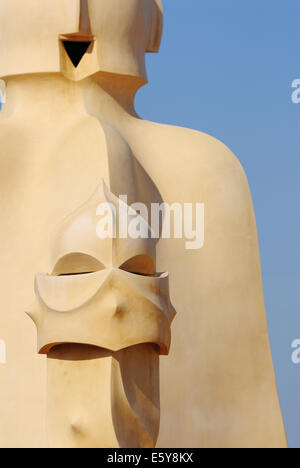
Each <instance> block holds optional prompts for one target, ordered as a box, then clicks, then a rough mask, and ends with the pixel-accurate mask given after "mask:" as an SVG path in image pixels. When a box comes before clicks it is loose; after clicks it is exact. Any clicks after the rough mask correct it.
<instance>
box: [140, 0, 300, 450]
mask: <svg viewBox="0 0 300 468" xmlns="http://www.w3.org/2000/svg"><path fill="white" fill-rule="evenodd" d="M164 8H165V29H164V38H163V44H162V48H161V52H160V54H159V55H149V57H148V72H149V80H150V84H149V85H148V86H146V87H145V88H143V90H141V91H140V92H139V95H138V97H137V106H136V107H137V111H138V113H139V114H140V115H141V116H142V117H143V118H145V119H149V120H154V121H157V122H158V121H159V122H163V123H169V124H174V125H180V126H184V127H190V128H194V129H198V130H201V131H204V132H206V133H209V134H211V135H214V136H215V137H217V138H218V139H220V140H222V141H223V142H224V143H226V144H227V146H229V147H230V148H231V149H232V150H233V151H234V153H235V154H236V155H237V156H238V157H239V159H240V161H241V163H242V164H243V166H244V168H245V170H246V173H247V175H248V180H249V184H250V187H251V191H252V194H253V199H254V205H255V211H256V217H257V224H258V232H259V241H260V248H261V259H262V271H263V280H264V290H265V299H266V306H267V315H268V323H269V332H270V339H271V345H272V353H273V359H274V364H275V368H276V374H277V379H278V386H279V393H280V399H281V405H282V409H283V413H284V418H285V423H286V428H287V433H288V439H289V444H290V447H298V448H299V447H300V430H299V426H300V365H298V366H296V365H294V364H292V361H291V342H292V341H293V340H294V339H296V338H300V313H299V312H300V307H299V306H300V236H299V234H300V219H299V200H300V184H299V181H300V164H299V143H300V138H299V130H300V104H298V105H295V104H292V102H291V92H292V90H291V83H292V81H293V80H294V79H296V78H300V60H299V59H300V52H299V43H300V0H287V1H286V0H285V1H284V0H164Z"/></svg>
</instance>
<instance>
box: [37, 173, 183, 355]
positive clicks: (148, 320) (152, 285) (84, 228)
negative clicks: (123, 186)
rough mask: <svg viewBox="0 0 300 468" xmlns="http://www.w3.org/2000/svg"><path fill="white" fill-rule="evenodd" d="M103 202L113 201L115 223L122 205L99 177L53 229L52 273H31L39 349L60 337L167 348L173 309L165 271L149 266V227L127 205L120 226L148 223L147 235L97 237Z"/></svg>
mask: <svg viewBox="0 0 300 468" xmlns="http://www.w3.org/2000/svg"><path fill="white" fill-rule="evenodd" d="M103 203H105V204H108V203H109V206H111V207H113V208H112V210H113V211H112V213H114V214H115V216H113V219H114V220H115V223H116V227H117V225H118V223H119V222H120V216H121V217H123V215H122V214H120V213H122V211H124V208H125V205H124V204H121V205H119V199H118V198H117V197H115V196H114V195H113V194H112V193H111V192H109V190H108V189H107V187H106V186H105V185H104V183H103V182H102V183H101V185H100V187H99V189H98V191H97V192H96V193H95V194H94V195H93V197H92V198H91V199H90V200H88V202H87V203H85V204H84V205H83V206H82V207H81V208H79V210H77V211H76V212H75V213H73V215H71V216H70V217H69V218H67V219H66V220H65V222H64V223H63V225H62V226H61V228H60V229H59V231H58V235H57V238H56V241H55V245H54V257H55V261H54V269H53V273H52V275H45V274H39V275H37V277H36V285H35V286H36V295H37V305H36V306H35V307H34V310H33V311H31V313H30V316H31V317H32V319H33V320H34V322H35V323H36V326H37V329H38V351H39V352H40V353H42V354H43V353H44V354H48V353H49V351H50V349H51V348H52V347H53V346H55V345H57V344H63V343H77V344H88V345H93V346H98V347H99V348H105V349H108V350H111V351H120V350H122V349H124V348H128V347H131V346H135V345H137V344H141V343H152V344H155V345H157V347H158V349H159V352H160V354H168V352H169V347H170V335H171V334H170V326H171V322H172V320H173V318H174V315H175V311H174V308H173V306H172V304H171V301H170V297H169V279H168V275H167V274H156V272H155V241H154V240H153V239H151V237H150V228H149V227H148V225H147V223H146V222H145V220H143V218H141V216H140V215H138V214H137V213H136V212H134V211H131V210H129V211H128V213H127V221H126V224H128V225H129V224H130V223H131V222H134V221H135V220H137V221H138V223H139V224H140V223H141V224H143V225H144V226H145V228H147V229H143V232H145V233H147V232H148V235H147V238H146V236H145V238H144V239H132V238H123V239H121V238H118V236H116V237H114V238H108V239H106V240H104V239H101V238H99V225H98V226H97V212H98V210H97V208H98V207H99V206H103ZM118 209H119V211H117V210H118ZM120 209H121V210H122V211H121V212H120ZM98 218H99V216H98ZM117 231H118V229H116V232H117Z"/></svg>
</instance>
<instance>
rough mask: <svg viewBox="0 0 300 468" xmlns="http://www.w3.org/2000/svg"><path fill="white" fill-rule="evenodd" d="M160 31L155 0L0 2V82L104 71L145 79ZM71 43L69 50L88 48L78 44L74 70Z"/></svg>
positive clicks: (75, 76)
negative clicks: (7, 78)
mask: <svg viewBox="0 0 300 468" xmlns="http://www.w3.org/2000/svg"><path fill="white" fill-rule="evenodd" d="M161 25H162V11H161V2H160V0H43V1H40V0H26V2H24V0H1V2H0V39H1V40H0V76H2V77H4V76H10V75H19V74H28V73H47V72H62V73H63V74H64V75H65V76H67V77H68V78H70V79H73V80H79V79H83V78H85V77H86V76H89V75H92V74H94V73H97V72H98V71H103V72H109V73H116V74H122V75H131V76H136V77H141V78H145V77H146V73H145V60H144V54H145V52H147V51H148V52H156V51H158V48H159V43H160V37H161ZM69 35H70V36H69ZM66 40H69V42H71V47H70V44H69V48H68V49H67V50H68V51H66V47H65V45H64V41H66ZM72 42H75V44H74V48H73V49H74V50H75V49H76V48H77V49H78V47H79V48H80V45H79V46H78V43H82V42H88V45H89V47H86V48H85V47H83V49H82V44H81V51H82V50H83V51H85V52H83V55H82V57H80V52H79V63H77V61H75V64H74V61H72V57H71V55H72ZM76 43H77V44H76ZM70 50H71V52H70ZM73 53H75V55H77V56H78V53H77V52H76V50H75V52H74V51H73Z"/></svg>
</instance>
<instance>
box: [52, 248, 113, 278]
mask: <svg viewBox="0 0 300 468" xmlns="http://www.w3.org/2000/svg"><path fill="white" fill-rule="evenodd" d="M103 269H104V265H103V264H102V263H101V262H99V260H97V259H96V258H94V257H92V256H91V255H87V254H83V253H71V254H68V255H65V256H64V257H62V258H61V259H60V260H59V261H58V262H57V263H56V265H55V267H54V269H53V272H52V275H53V276H71V275H86V274H89V273H95V272H97V271H101V270H103Z"/></svg>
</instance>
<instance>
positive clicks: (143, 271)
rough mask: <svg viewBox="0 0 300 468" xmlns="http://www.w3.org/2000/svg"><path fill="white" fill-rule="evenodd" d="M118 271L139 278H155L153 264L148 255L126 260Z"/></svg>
mask: <svg viewBox="0 0 300 468" xmlns="http://www.w3.org/2000/svg"><path fill="white" fill-rule="evenodd" d="M120 270H123V271H127V272H128V273H132V274H133V275H139V276H155V273H156V268H155V262H154V260H153V259H152V258H151V257H149V256H148V255H137V256H135V257H133V258H131V259H129V260H127V261H126V262H125V263H123V264H122V265H121V266H120Z"/></svg>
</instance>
